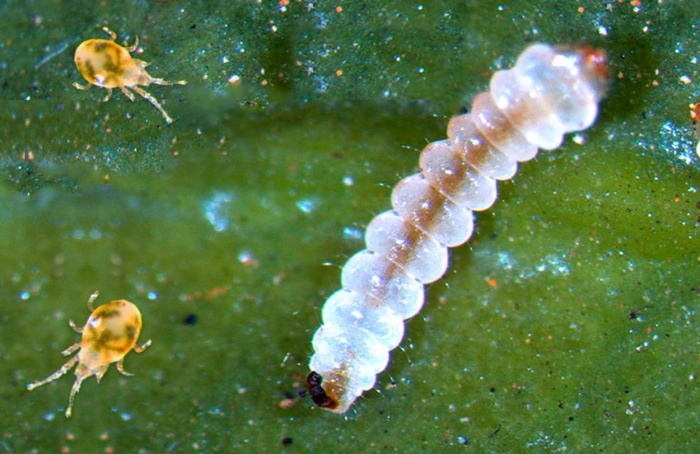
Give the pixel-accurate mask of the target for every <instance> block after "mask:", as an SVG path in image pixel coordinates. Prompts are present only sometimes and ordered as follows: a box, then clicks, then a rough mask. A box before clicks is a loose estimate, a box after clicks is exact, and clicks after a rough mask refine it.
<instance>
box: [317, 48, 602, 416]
mask: <svg viewBox="0 0 700 454" xmlns="http://www.w3.org/2000/svg"><path fill="white" fill-rule="evenodd" d="M606 81H607V70H606V63H605V55H604V53H603V52H602V51H600V50H595V49H591V48H588V47H582V46H559V47H553V46H549V45H544V44H535V45H532V46H530V47H528V48H527V49H526V50H525V51H524V52H523V53H522V54H521V55H520V57H519V58H518V60H517V62H516V64H515V66H514V67H513V68H512V69H510V70H505V71H498V72H496V73H495V74H494V75H493V78H492V79H491V83H490V92H485V93H481V94H479V95H478V96H476V98H475V100H474V103H473V105H472V112H471V113H470V114H467V115H460V116H457V117H454V118H453V119H452V120H451V121H450V123H449V125H448V128H447V137H448V138H447V140H441V141H438V142H433V143H431V144H428V145H427V146H426V148H425V149H424V150H423V152H422V153H421V157H420V167H421V173H419V174H415V175H411V176H409V177H406V178H404V179H403V180H401V181H400V182H399V183H398V184H397V186H396V187H395V188H394V191H393V192H392V207H393V210H390V211H386V212H384V213H381V214H379V215H378V216H377V217H375V218H374V219H373V220H372V221H371V222H370V224H369V226H368V227H367V231H366V232H365V245H366V247H367V249H365V250H363V251H360V252H358V253H357V254H355V255H354V256H353V257H351V258H350V260H349V261H348V262H347V263H346V265H345V266H344V267H343V271H342V276H341V283H342V287H343V289H342V290H339V291H338V292H336V293H334V294H333V295H331V297H330V298H329V299H328V300H327V301H326V303H325V306H324V308H323V313H322V317H323V325H322V326H321V327H320V328H319V329H318V331H316V334H315V335H314V337H313V342H312V344H313V348H314V351H315V353H314V354H313V356H312V357H311V361H310V364H309V367H310V369H311V371H312V372H311V373H310V374H309V376H308V378H307V387H308V389H309V393H310V395H311V397H312V399H313V401H314V402H315V403H316V404H317V405H319V406H320V407H322V408H325V409H327V410H330V411H333V412H336V413H344V412H345V411H347V410H348V408H350V406H351V405H352V403H353V402H354V401H355V399H356V398H357V397H359V396H360V395H361V394H362V392H364V391H366V390H368V389H371V388H372V387H373V386H374V383H375V379H376V374H377V373H379V372H381V371H382V370H384V368H385V367H386V365H387V364H388V361H389V351H390V350H392V349H393V348H395V347H396V346H398V345H399V343H400V341H401V338H402V337H403V320H405V319H407V318H410V317H412V316H414V315H415V314H416V313H418V311H419V310H420V308H421V306H422V305H423V298H424V295H423V285H424V284H427V283H430V282H433V281H435V280H437V279H439V278H440V277H441V276H442V275H443V274H444V272H445V271H446V269H447V248H448V247H455V246H458V245H460V244H462V243H464V242H466V241H467V240H468V239H469V237H470V236H471V234H472V230H473V225H472V224H473V215H472V211H473V210H485V209H487V208H489V207H490V206H491V205H492V204H493V202H494V201H495V200H496V179H500V180H506V179H509V178H512V177H513V175H514V174H515V172H516V169H517V162H518V161H527V160H529V159H532V158H533V157H534V156H535V154H536V153H537V149H538V148H545V149H553V148H556V147H558V146H559V145H560V144H561V142H562V139H563V135H564V134H567V133H570V132H574V131H580V130H583V129H586V128H588V127H589V126H590V125H591V124H592V123H593V121H594V120H595V117H596V115H597V112H598V103H599V101H600V99H601V98H602V96H603V94H604V91H605V86H606Z"/></svg>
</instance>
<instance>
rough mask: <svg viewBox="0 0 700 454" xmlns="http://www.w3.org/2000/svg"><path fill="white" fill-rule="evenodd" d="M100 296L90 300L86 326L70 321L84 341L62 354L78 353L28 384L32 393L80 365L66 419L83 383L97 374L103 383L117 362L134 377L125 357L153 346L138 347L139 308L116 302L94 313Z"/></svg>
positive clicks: (140, 323) (111, 302)
mask: <svg viewBox="0 0 700 454" xmlns="http://www.w3.org/2000/svg"><path fill="white" fill-rule="evenodd" d="M98 294H99V293H98V292H95V293H93V294H92V295H91V296H90V299H89V300H88V309H90V311H91V312H92V313H91V314H90V317H89V318H88V320H87V323H86V324H85V326H84V327H82V328H80V327H78V326H76V325H75V323H73V321H72V320H71V321H70V322H69V324H70V326H71V328H73V330H74V331H76V332H78V333H81V334H82V335H83V337H82V340H81V341H80V342H76V343H75V344H73V345H71V346H70V347H68V348H67V349H65V350H64V351H63V352H62V354H63V355H64V356H68V355H70V354H72V353H74V352H75V351H78V353H77V354H76V355H75V356H74V357H72V358H71V359H70V360H69V361H68V362H67V363H65V364H64V365H63V366H62V367H61V368H60V369H58V370H57V371H56V372H54V373H53V374H52V375H51V376H49V377H48V378H45V379H44V380H41V381H38V382H35V383H31V384H28V385H27V389H28V390H29V391H32V390H33V389H34V388H37V387H39V386H41V385H44V384H46V383H49V382H52V381H54V380H56V379H57V378H59V377H61V376H63V375H64V374H65V373H66V372H68V371H69V370H70V369H71V368H72V367H73V366H74V365H75V364H76V363H78V367H77V368H76V369H75V376H76V377H77V378H76V380H75V383H74V384H73V388H72V389H71V392H70V398H69V401H68V409H67V410H66V416H67V417H69V418H70V416H71V412H72V408H73V400H74V398H75V395H76V394H77V393H78V391H79V390H80V384H81V383H82V382H83V380H85V379H86V378H88V377H90V376H92V375H94V376H95V378H96V379H97V382H98V383H99V382H100V379H102V376H103V375H104V374H105V372H107V369H109V365H110V364H112V363H114V362H116V363H117V370H118V371H119V372H121V373H122V374H123V375H126V376H131V375H133V374H130V373H129V372H127V371H125V370H124V357H125V356H126V354H127V353H129V352H130V351H131V350H134V351H135V352H136V353H141V352H142V351H144V350H145V349H146V347H148V346H149V345H151V341H150V339H149V340H148V341H147V342H146V343H145V344H143V345H141V346H138V345H136V341H137V340H138V337H139V334H140V333H141V327H142V325H143V323H142V320H141V312H140V311H139V309H138V307H136V305H134V304H133V303H131V302H129V301H127V300H116V301H110V302H109V303H106V304H103V305H102V306H100V307H98V308H97V309H94V310H93V308H92V303H93V302H94V301H95V299H96V298H97V296H98Z"/></svg>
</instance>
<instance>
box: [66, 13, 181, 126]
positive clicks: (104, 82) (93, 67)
mask: <svg viewBox="0 0 700 454" xmlns="http://www.w3.org/2000/svg"><path fill="white" fill-rule="evenodd" d="M102 29H103V30H104V31H106V32H107V33H109V35H110V39H109V40H106V39H89V40H87V41H83V42H82V43H80V45H79V46H78V48H77V49H76V50H75V66H77V67H78V71H80V74H81V75H82V76H83V77H84V78H85V80H87V81H88V82H90V85H80V84H78V83H75V82H74V83H73V86H74V87H75V88H79V89H80V90H89V89H90V87H92V86H93V85H97V86H98V87H103V88H106V89H107V96H105V98H104V102H107V101H109V98H110V97H111V96H112V89H113V88H119V89H120V90H121V91H122V93H124V94H125V95H126V97H127V98H129V99H130V100H131V101H134V99H135V98H134V94H133V93H132V92H130V91H129V89H132V90H134V91H135V92H136V93H138V94H139V95H141V96H142V97H144V98H146V99H147V100H148V101H150V102H151V104H153V105H154V106H156V108H157V109H158V110H159V111H160V113H161V114H163V117H164V118H165V121H166V122H167V123H168V124H170V123H172V122H173V119H172V118H170V116H169V115H168V113H167V112H166V111H165V109H163V107H162V106H161V105H160V103H159V102H158V101H156V98H154V97H153V96H151V94H150V93H148V92H147V91H146V90H144V89H143V88H141V87H139V85H142V86H148V85H151V84H157V85H175V84H178V85H186V84H187V81H184V80H179V81H177V82H168V81H166V80H163V79H158V78H156V77H151V76H150V75H149V74H148V73H147V72H146V66H148V65H150V63H148V62H145V61H141V60H139V59H137V58H133V57H132V56H131V55H130V54H129V52H133V51H135V50H136V49H137V48H138V47H139V38H138V36H137V37H136V42H135V43H134V44H133V45H132V46H129V47H122V46H120V45H119V44H117V43H115V42H114V41H115V40H116V39H117V34H116V33H114V32H113V31H112V30H110V29H108V28H107V27H103V28H102Z"/></svg>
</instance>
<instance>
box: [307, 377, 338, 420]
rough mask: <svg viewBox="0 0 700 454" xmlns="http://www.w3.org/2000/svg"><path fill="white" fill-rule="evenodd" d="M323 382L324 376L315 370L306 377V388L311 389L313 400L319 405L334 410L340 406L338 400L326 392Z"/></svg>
mask: <svg viewBox="0 0 700 454" xmlns="http://www.w3.org/2000/svg"><path fill="white" fill-rule="evenodd" d="M322 383H323V377H321V375H319V374H318V373H316V372H314V371H311V373H309V375H308V376H307V377H306V389H308V390H309V395H310V396H311V400H312V401H313V402H314V403H315V404H316V405H318V406H319V407H321V408H325V409H326V410H331V411H333V410H335V409H337V408H338V401H337V400H335V399H333V398H332V397H330V396H329V395H328V394H327V393H326V390H325V389H323V386H322Z"/></svg>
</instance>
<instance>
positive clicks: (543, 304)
mask: <svg viewBox="0 0 700 454" xmlns="http://www.w3.org/2000/svg"><path fill="white" fill-rule="evenodd" d="M699 17H700V16H699V14H698V10H697V8H696V7H694V6H693V4H692V2H684V1H664V2H650V1H641V2H638V1H631V2H630V1H627V2H618V1H611V2H607V3H606V2H598V1H580V2H555V1H549V0H540V1H532V2H515V1H512V2H509V1H505V2H493V1H463V0H460V1H457V0H455V1H432V2H423V3H420V2H406V1H393V2H369V1H350V0H346V1H341V0H339V1H336V2H330V1H326V0H320V1H298V0H289V1H288V2H285V1H266V0H263V1H261V2H260V1H204V0H201V1H192V2H179V1H152V2H145V1H130V2H88V1H72V2H56V1H50V0H38V1H32V2H21V1H11V0H5V1H2V2H0V30H2V34H1V35H2V37H1V39H0V105H1V106H2V109H1V110H0V164H1V166H2V167H1V170H2V171H1V174H2V179H3V183H2V184H0V257H1V259H0V298H1V301H2V303H0V354H1V359H2V363H1V364H2V366H1V367H0V396H2V399H3V405H2V406H0V426H2V430H0V452H8V453H32V452H34V453H44V452H77V453H87V452H120V453H121V452H124V453H163V452H279V451H283V450H284V451H288V452H378V451H382V452H389V451H396V452H436V451H456V452H554V451H569V452H593V451H599V452H622V451H625V452H692V451H693V450H694V447H696V446H697V435H696V434H695V432H696V429H697V427H698V423H699V422H700V421H699V419H700V418H699V414H698V402H700V391H699V389H698V379H697V375H698V374H699V373H700V362H699V361H698V359H699V343H700V341H699V336H698V326H697V325H696V321H697V311H698V304H699V302H700V273H699V272H698V270H699V265H700V242H699V241H698V229H699V228H700V227H699V222H700V220H699V216H700V194H698V190H699V188H700V171H699V170H700V164H699V158H698V156H697V155H696V154H695V143H696V139H695V137H694V134H693V130H692V122H691V119H690V116H689V112H688V104H690V103H692V102H695V101H697V100H698V98H700V89H699V88H698V84H697V80H698V78H699V77H700V75H699V74H698V65H697V61H698V60H697V59H698V58H700V49H699V47H700V45H699V44H698V43H699V41H698V39H697V33H698V23H699V22H698V19H699ZM103 26H108V27H109V28H111V29H112V30H114V31H115V32H117V33H118V35H119V38H118V42H120V43H123V42H124V41H125V40H126V41H127V42H128V43H129V44H131V43H132V42H133V39H134V38H135V37H136V36H137V35H138V37H139V40H140V44H141V48H142V52H140V53H138V58H140V59H142V60H145V61H148V62H151V63H152V65H151V66H149V67H148V71H149V73H150V74H151V75H153V76H154V77H162V78H164V79H167V80H180V79H186V80H187V81H188V82H189V84H188V85H187V86H184V87H181V86H174V87H167V86H166V87H161V86H150V87H147V90H148V91H149V92H150V93H151V94H152V95H153V96H154V97H155V98H156V99H158V100H159V101H160V102H161V103H162V104H163V106H164V108H165V109H166V110H167V111H168V112H169V113H170V115H171V116H172V117H173V118H175V123H174V124H172V125H169V126H168V125H166V124H165V122H164V121H163V118H162V117H161V115H160V113H159V112H158V111H157V110H156V109H155V108H154V107H153V106H152V105H151V104H149V103H148V102H147V101H146V100H144V99H141V98H138V97H137V99H136V101H135V102H133V103H132V102H131V101H129V100H128V99H127V98H126V97H125V96H124V95H123V94H122V93H120V92H118V91H117V92H115V94H114V96H113V98H112V99H111V100H110V101H109V102H106V103H102V102H100V101H101V100H102V98H103V97H104V96H105V94H106V92H105V91H104V90H103V89H100V88H96V87H93V88H92V89H91V90H90V91H79V90H76V89H75V88H73V87H72V83H73V82H79V83H83V82H84V81H83V80H82V77H80V74H79V73H78V71H77V70H76V68H75V65H74V63H73V61H72V58H73V52H74V50H75V48H76V47H77V45H78V44H79V43H80V42H81V41H83V40H86V39H90V38H103V39H104V38H107V35H106V34H105V33H104V32H103V31H102V30H101V28H102V27H103ZM536 41H542V42H550V43H568V42H585V43H589V44H591V45H594V46H596V47H600V48H603V49H605V50H606V52H607V53H608V56H609V59H610V73H611V83H610V87H609V91H608V96H607V97H606V99H605V100H604V101H603V103H602V106H601V114H600V116H599V118H598V120H597V122H596V124H595V125H594V126H593V127H592V128H591V129H590V130H588V131H585V132H583V133H582V134H579V135H578V136H577V137H576V140H572V137H568V138H567V140H566V142H565V144H564V146H563V147H562V148H560V149H559V150H556V151H553V152H541V153H540V154H539V155H538V157H537V158H536V159H535V160H533V161H531V162H527V163H523V164H521V165H520V166H519V173H518V175H517V176H516V177H515V178H514V179H513V180H512V181H508V182H504V183H500V184H499V199H498V201H497V202H496V204H495V205H494V206H493V207H492V209H491V210H489V211H486V212H480V213H478V215H477V227H476V232H475V235H474V236H473V237H472V239H471V240H470V242H469V243H468V244H467V245H465V246H462V247H460V248H456V249H454V250H451V251H450V268H449V271H448V272H447V274H446V275H445V277H444V278H443V279H442V280H440V281H438V282H436V283H434V284H432V285H430V286H429V287H428V288H427V299H426V305H425V307H424V308H423V310H422V311H421V313H420V314H419V315H418V316H417V317H415V318H413V319H411V320H409V321H408V322H407V329H406V334H405V337H404V340H403V342H402V344H401V346H400V348H399V349H397V350H395V351H393V353H392V361H391V363H390V366H389V368H388V369H387V370H386V371H385V372H383V373H382V374H380V375H379V376H378V381H377V386H376V388H375V389H374V390H372V391H369V392H367V393H365V395H364V396H363V398H361V399H359V400H358V401H357V402H356V404H355V405H354V407H353V408H352V409H351V410H350V412H348V414H346V415H345V417H343V416H338V415H334V414H330V413H327V412H325V411H323V410H320V409H317V408H314V406H313V404H312V403H311V401H310V399H308V397H306V396H303V397H298V396H299V393H300V391H302V390H303V388H304V379H305V376H306V374H307V373H308V366H307V364H308V358H309V356H310V355H311V353H312V349H311V336H312V335H313V332H314V331H315V330H316V329H317V328H318V326H319V324H320V309H321V307H322V305H323V302H324V301H325V299H326V298H327V297H328V296H329V295H330V294H331V293H333V292H334V291H335V290H337V289H338V288H339V287H340V283H339V274H340V267H341V266H342V265H343V263H344V262H345V261H346V259H347V258H348V257H349V256H350V255H352V254H353V253H355V252H356V251H358V250H360V249H362V248H363V242H362V232H363V229H364V226H365V225H366V224H367V223H368V222H369V221H370V220H371V219H372V217H373V216H374V215H376V214H377V213H379V212H381V211H384V210H386V209H388V208H389V206H390V201H389V194H390V191H391V187H393V185H395V184H396V182H398V181H399V179H401V178H402V177H403V176H406V175H409V174H411V173H414V172H415V171H416V169H417V166H418V155H419V152H420V150H421V149H422V148H423V147H424V146H425V144H426V143H428V142H430V141H433V140H440V139H442V138H443V137H444V136H445V128H446V125H447V121H448V119H449V117H450V116H451V115H453V114H456V113H458V112H459V111H460V110H461V109H463V108H468V107H469V104H470V102H471V99H473V97H474V96H475V95H476V94H477V93H479V92H481V91H484V90H485V89H486V87H487V84H488V80H489V78H490V76H491V74H493V72H494V71H496V70H498V69H501V68H505V67H509V66H511V65H512V64H513V62H514V61H515V59H516V58H517V56H518V54H519V53H520V52H521V51H522V50H523V49H524V48H525V47H526V46H527V45H528V44H529V43H531V42H536ZM94 290H99V291H100V293H101V296H100V299H99V300H98V301H97V304H100V303H104V302H107V301H110V300H113V299H121V298H125V299H128V300H130V301H133V302H134V303H136V304H137V305H138V306H139V307H140V309H141V312H142V313H143V317H144V328H143V331H142V335H141V341H142V342H143V341H145V340H146V339H152V340H153V345H152V346H151V347H150V348H149V349H148V350H146V351H145V352H144V353H142V354H136V353H130V354H129V355H128V356H127V357H126V362H125V368H126V370H127V371H130V372H132V373H134V374H135V376H134V377H125V376H122V375H120V374H119V373H118V372H117V371H116V370H110V371H109V372H108V373H107V374H106V375H105V377H104V378H103V379H102V382H101V383H100V384H99V386H97V385H96V383H95V380H93V379H89V380H87V381H85V382H84V383H83V386H82V389H81V392H80V394H79V395H78V396H77V398H76V403H75V407H74V411H73V417H72V418H71V419H66V418H65V417H64V416H63V412H64V411H65V407H66V405H67V402H68V394H69V391H70V386H71V382H72V380H73V376H72V373H69V374H68V375H67V376H66V377H63V378H62V379H61V380H58V381H56V382H54V383H51V384H48V385H45V386H43V387H40V388H37V389H36V390H34V391H32V392H31V393H30V392H28V391H27V390H26V388H25V384H26V383H28V382H32V381H35V380H39V379H42V378H44V377H46V376H48V375H50V374H51V373H52V372H53V371H54V370H56V369H58V368H59V367H60V366H61V364H63V362H65V361H66V358H63V357H62V356H61V354H60V352H61V351H62V350H63V349H65V348H66V347H68V346H69V345H71V344H72V343H74V342H77V341H78V340H79V335H78V334H75V333H73V332H72V330H71V329H70V328H69V327H68V320H69V319H73V320H75V322H76V323H77V324H78V325H81V324H83V323H85V322H84V320H86V319H87V316H88V315H89V313H88V311H87V309H86V307H85V302H86V301H87V298H88V297H89V295H90V294H91V293H92V292H93V291H94ZM111 369H115V367H112V368H111ZM302 394H303V393H302Z"/></svg>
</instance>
